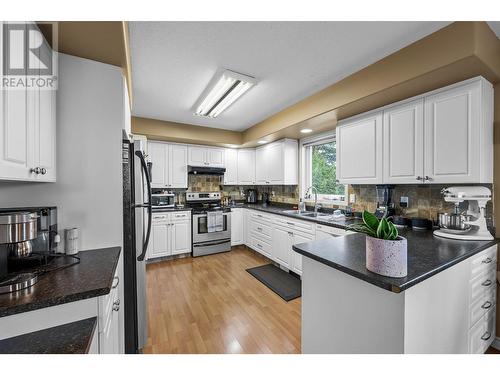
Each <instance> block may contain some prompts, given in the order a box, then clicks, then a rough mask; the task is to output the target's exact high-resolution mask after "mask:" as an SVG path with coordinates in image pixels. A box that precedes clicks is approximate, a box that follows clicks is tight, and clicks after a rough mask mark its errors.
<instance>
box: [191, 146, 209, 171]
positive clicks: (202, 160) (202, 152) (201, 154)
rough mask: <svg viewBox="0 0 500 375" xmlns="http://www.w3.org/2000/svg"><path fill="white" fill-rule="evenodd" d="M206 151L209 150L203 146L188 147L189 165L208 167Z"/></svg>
mask: <svg viewBox="0 0 500 375" xmlns="http://www.w3.org/2000/svg"><path fill="white" fill-rule="evenodd" d="M206 151H207V149H206V148H205V147H202V146H188V165H193V166H197V167H206V166H207V165H208V162H207V159H206Z"/></svg>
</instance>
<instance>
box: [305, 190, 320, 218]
mask: <svg viewBox="0 0 500 375" xmlns="http://www.w3.org/2000/svg"><path fill="white" fill-rule="evenodd" d="M313 190H314V213H315V214H317V213H318V208H321V205H320V204H318V189H316V188H315V187H314V186H313V185H311V186H309V187H308V188H307V190H306V194H305V195H304V198H307V199H310V198H311V193H309V191H311V192H312V191H313Z"/></svg>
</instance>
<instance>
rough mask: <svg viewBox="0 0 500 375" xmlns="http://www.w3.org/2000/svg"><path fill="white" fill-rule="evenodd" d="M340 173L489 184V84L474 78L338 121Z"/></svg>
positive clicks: (345, 177) (374, 179)
mask: <svg viewBox="0 0 500 375" xmlns="http://www.w3.org/2000/svg"><path fill="white" fill-rule="evenodd" d="M382 113H383V120H382ZM382 122H383V130H382ZM382 135H383V137H382ZM382 155H383V157H382ZM337 176H338V178H339V180H340V182H343V183H350V184H374V183H375V184H377V183H404V184H407V183H438V184H444V183H491V182H492V181H493V87H492V85H491V83H489V82H488V81H486V80H485V79H484V78H482V77H477V78H472V79H469V80H467V81H464V82H459V83H457V84H454V85H451V86H447V87H444V88H442V89H439V90H435V91H432V92H429V93H426V94H423V95H420V96H418V97H415V98H413V99H409V100H405V101H403V102H400V103H395V104H391V105H389V106H386V107H384V108H381V109H380V110H376V111H372V112H369V113H367V114H364V115H359V116H356V117H353V118H351V119H347V120H344V121H341V122H339V125H338V126H337Z"/></svg>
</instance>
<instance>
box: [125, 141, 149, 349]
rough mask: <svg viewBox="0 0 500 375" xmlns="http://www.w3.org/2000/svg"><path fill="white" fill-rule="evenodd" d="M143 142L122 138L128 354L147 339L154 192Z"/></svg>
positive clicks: (126, 337)
mask: <svg viewBox="0 0 500 375" xmlns="http://www.w3.org/2000/svg"><path fill="white" fill-rule="evenodd" d="M150 167H151V165H148V163H147V162H146V159H145V154H144V142H143V141H142V140H136V141H134V142H131V141H129V140H128V138H127V137H126V136H125V137H124V139H123V141H122V170H123V275H124V279H125V280H124V298H125V303H124V309H125V310H124V316H125V353H139V352H140V351H141V349H142V348H143V347H144V345H145V344H146V340H147V336H148V334H147V314H146V306H147V300H146V262H145V257H146V251H147V248H148V244H149V238H150V235H151V221H152V220H151V219H152V206H151V202H152V191H151V179H150V172H149V171H150Z"/></svg>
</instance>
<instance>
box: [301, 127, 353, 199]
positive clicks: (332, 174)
mask: <svg viewBox="0 0 500 375" xmlns="http://www.w3.org/2000/svg"><path fill="white" fill-rule="evenodd" d="M302 155H303V158H304V159H303V164H302V165H303V166H304V173H303V174H302V192H303V194H306V191H307V189H308V188H309V187H310V186H314V187H315V188H316V191H317V193H318V201H323V202H328V203H332V204H337V205H346V204H347V203H346V202H347V200H346V194H347V185H344V184H339V183H338V182H337V176H336V170H337V144H336V141H335V136H334V135H331V134H328V135H324V136H323V137H321V136H320V137H316V138H315V139H309V140H304V141H303V142H302Z"/></svg>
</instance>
